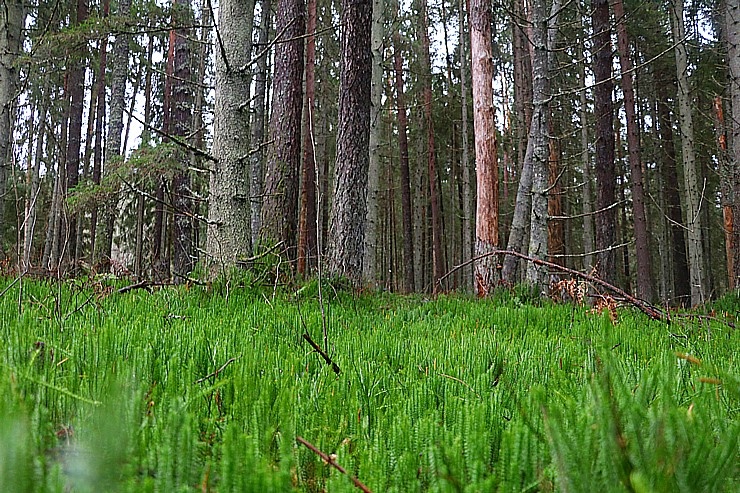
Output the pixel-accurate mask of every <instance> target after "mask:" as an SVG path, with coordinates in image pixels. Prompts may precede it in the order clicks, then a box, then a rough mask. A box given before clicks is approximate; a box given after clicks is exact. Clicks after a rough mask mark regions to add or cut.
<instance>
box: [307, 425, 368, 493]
mask: <svg viewBox="0 0 740 493" xmlns="http://www.w3.org/2000/svg"><path fill="white" fill-rule="evenodd" d="M295 440H296V442H298V443H300V444H301V445H304V446H305V447H306V448H307V449H308V450H310V451H311V452H313V453H314V454H316V455H318V456H319V457H321V460H323V461H324V462H326V463H327V464H329V465H330V466H331V467H333V468H334V469H336V470H337V471H339V472H341V473H342V474H344V475H345V476H347V477H348V478H349V479H350V481H352V484H354V485H355V486H357V488H358V489H360V490H361V491H364V492H365V493H372V492H371V491H370V488H368V487H367V486H365V485H364V484H362V482H361V481H360V480H359V479H357V478H356V477H354V476H350V475H349V474H347V470H346V469H345V468H343V467H342V466H340V465H339V464H337V463H336V462H334V457H332V456H329V455H327V454H325V453H324V452H322V451H321V450H319V449H317V448H316V446H314V445H312V444H311V443H310V442H308V441H307V440H306V439H305V438H303V437H302V436H299V435H296V437H295Z"/></svg>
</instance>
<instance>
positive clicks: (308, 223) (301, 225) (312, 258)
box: [298, 0, 318, 275]
mask: <svg viewBox="0 0 740 493" xmlns="http://www.w3.org/2000/svg"><path fill="white" fill-rule="evenodd" d="M307 14H308V15H307V25H306V31H307V33H308V37H307V38H306V101H305V107H304V111H303V122H304V123H303V167H302V171H303V172H302V176H301V209H300V213H299V219H298V273H299V274H301V275H305V274H306V273H307V272H308V271H309V270H310V269H311V268H312V267H313V266H314V265H316V261H317V255H318V251H317V248H318V243H317V237H316V232H317V227H316V213H317V212H316V188H317V183H316V177H317V174H316V155H315V151H316V148H315V145H314V137H315V132H314V109H315V107H316V104H315V99H316V35H315V33H316V0H308V8H307Z"/></svg>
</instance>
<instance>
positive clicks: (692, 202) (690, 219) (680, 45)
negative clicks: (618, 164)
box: [671, 0, 706, 305]
mask: <svg viewBox="0 0 740 493" xmlns="http://www.w3.org/2000/svg"><path fill="white" fill-rule="evenodd" d="M671 7H672V8H671V30H672V31H673V39H674V42H675V47H674V53H675V56H676V76H677V80H678V121H679V128H680V129H681V155H682V156H681V157H682V159H683V176H684V201H683V202H684V216H685V218H686V222H685V225H686V231H687V238H688V249H687V250H688V260H689V279H690V283H691V304H692V305H698V304H701V303H703V302H704V301H705V296H706V293H705V292H704V285H705V281H704V248H703V245H702V232H701V215H700V212H701V211H700V209H699V208H700V205H701V200H700V192H699V183H698V175H697V171H696V155H695V153H694V121H693V117H692V114H691V110H692V108H691V86H690V83H689V79H688V61H687V55H686V40H685V37H686V30H685V28H684V21H683V0H674V1H673V3H672V5H671Z"/></svg>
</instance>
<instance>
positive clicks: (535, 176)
mask: <svg viewBox="0 0 740 493" xmlns="http://www.w3.org/2000/svg"><path fill="white" fill-rule="evenodd" d="M546 8H547V7H546V5H545V2H544V0H535V1H534V2H533V4H532V24H533V29H532V44H533V49H534V51H533V56H532V95H533V99H532V102H533V112H532V125H531V127H530V131H529V139H528V141H529V142H531V143H532V147H533V151H532V154H531V155H532V162H531V164H530V163H527V162H525V163H524V166H530V167H531V168H532V210H531V216H530V232H529V256H530V257H532V258H536V259H538V260H544V259H545V258H546V257H547V236H548V230H547V219H548V215H547V205H548V204H547V202H548V200H547V199H548V191H549V187H550V185H549V169H548V158H549V146H548V143H549V136H548V121H549V117H550V110H549V100H550V78H549V69H548V46H547V10H546ZM528 154H529V153H528ZM526 280H527V283H528V284H529V285H531V286H533V287H535V288H536V289H538V290H541V291H544V292H547V287H548V286H547V268H546V267H545V266H543V265H541V264H538V263H537V262H530V263H528V264H527V276H526Z"/></svg>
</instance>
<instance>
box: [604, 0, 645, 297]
mask: <svg viewBox="0 0 740 493" xmlns="http://www.w3.org/2000/svg"><path fill="white" fill-rule="evenodd" d="M612 5H613V7H614V16H615V17H616V18H617V46H618V48H619V65H620V68H621V71H622V93H623V94H624V112H625V116H626V118H627V149H628V158H629V164H630V179H631V184H632V214H633V217H634V234H635V249H636V252H637V296H638V297H639V298H642V299H643V300H646V301H648V302H652V301H653V297H654V295H653V278H652V277H653V276H652V265H651V261H650V245H649V233H648V222H647V216H646V215H645V191H644V179H643V176H642V160H641V157H640V133H639V128H638V125H637V112H636V111H635V90H634V88H633V85H632V59H631V58H630V54H629V39H628V37H627V24H626V23H627V19H626V17H625V13H624V3H623V0H614V2H613V4H612Z"/></svg>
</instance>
